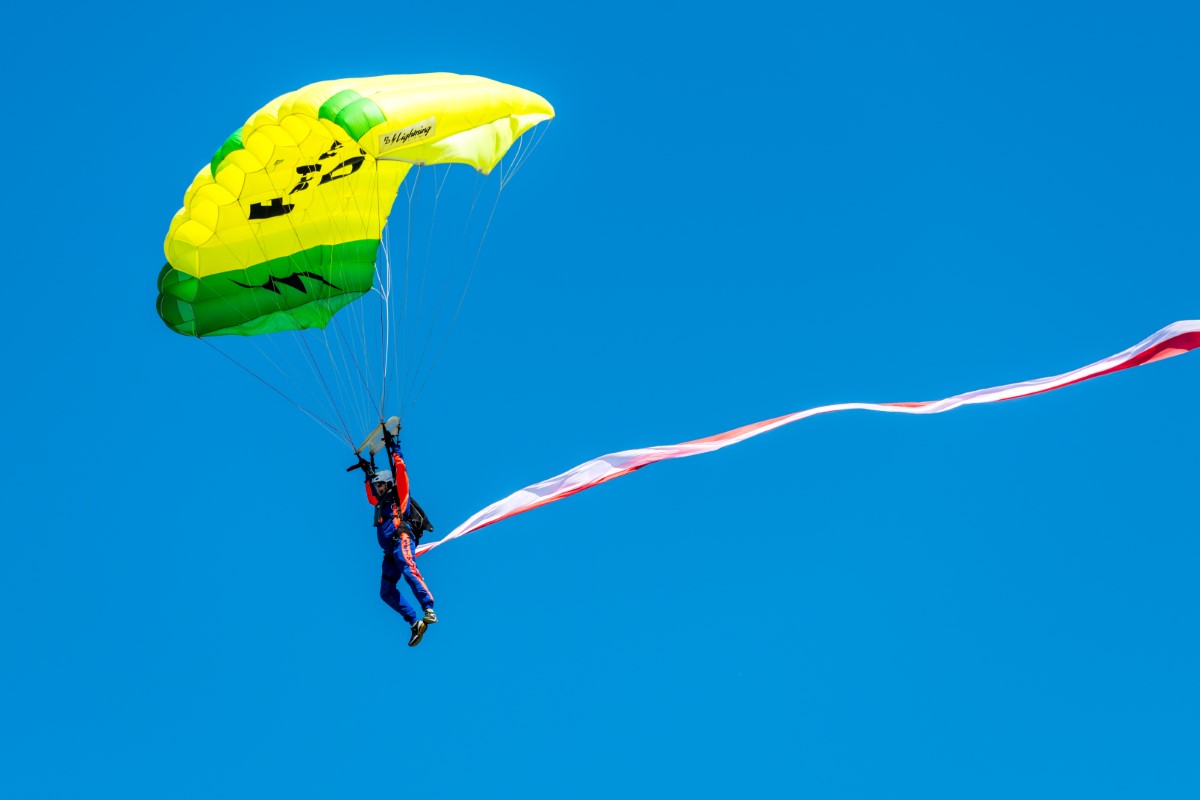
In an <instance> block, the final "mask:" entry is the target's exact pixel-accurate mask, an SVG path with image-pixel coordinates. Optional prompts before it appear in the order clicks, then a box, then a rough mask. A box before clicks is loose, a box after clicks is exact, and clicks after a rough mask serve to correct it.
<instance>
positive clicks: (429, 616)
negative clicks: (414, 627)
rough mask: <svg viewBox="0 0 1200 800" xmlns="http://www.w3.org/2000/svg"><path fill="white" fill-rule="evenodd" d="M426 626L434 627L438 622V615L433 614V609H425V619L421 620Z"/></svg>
mask: <svg viewBox="0 0 1200 800" xmlns="http://www.w3.org/2000/svg"><path fill="white" fill-rule="evenodd" d="M421 621H422V622H424V623H425V624H426V625H432V624H433V623H435V622H437V614H435V613H433V609H432V608H427V609H425V618H424V619H422V620H421Z"/></svg>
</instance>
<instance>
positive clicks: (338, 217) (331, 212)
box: [157, 73, 554, 441]
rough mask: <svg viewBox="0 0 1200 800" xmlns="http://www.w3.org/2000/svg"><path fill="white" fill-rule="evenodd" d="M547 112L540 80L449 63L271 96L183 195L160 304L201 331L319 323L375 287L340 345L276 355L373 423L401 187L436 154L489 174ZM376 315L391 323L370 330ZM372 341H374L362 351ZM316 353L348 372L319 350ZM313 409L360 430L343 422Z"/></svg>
mask: <svg viewBox="0 0 1200 800" xmlns="http://www.w3.org/2000/svg"><path fill="white" fill-rule="evenodd" d="M553 116H554V109H553V108H552V107H551V105H550V104H549V103H548V102H547V101H546V100H545V99H543V98H542V97H540V96H539V95H537V94H534V93H533V92H530V91H527V90H525V89H521V88H518V87H515V86H509V85H506V84H503V83H498V82H496V81H493V80H489V79H487V78H482V77H474V76H465V75H454V74H448V73H437V74H425V75H387V76H382V77H374V78H349V79H342V80H331V81H323V82H320V83H315V84H312V85H310V86H306V87H304V88H302V89H299V90H297V91H294V92H290V93H288V94H285V95H283V96H281V97H279V98H276V99H275V100H273V101H272V102H270V103H268V104H267V105H265V106H264V107H263V108H261V109H259V110H258V111H256V112H255V113H254V114H253V115H251V116H250V118H249V119H248V120H247V122H246V123H245V124H244V125H243V126H241V127H240V128H238V129H237V130H235V131H234V132H233V133H232V134H231V135H230V136H229V138H228V139H226V140H225V142H224V143H223V144H222V145H221V146H220V147H219V148H218V149H217V151H216V154H215V155H214V156H213V157H212V160H211V162H210V163H209V164H208V165H206V166H205V167H204V168H203V169H201V170H200V172H199V174H197V175H196V177H195V179H194V180H193V181H192V184H191V186H190V187H189V188H188V189H187V192H186V193H185V194H184V200H183V208H181V209H180V210H179V211H178V212H177V213H176V214H175V217H174V219H173V220H172V221H171V224H170V228H169V230H168V232H167V236H166V241H165V244H164V250H165V253H166V259H167V263H166V265H165V266H164V267H163V268H162V271H161V272H160V273H159V277H158V291H159V295H158V302H157V309H158V313H159V316H160V317H161V318H162V320H163V322H165V323H166V324H167V326H168V327H170V328H171V329H172V330H173V331H175V332H177V333H180V334H183V335H186V336H193V337H197V338H204V339H205V340H206V341H207V340H209V339H211V338H212V337H220V336H243V337H257V336H262V335H265V334H280V333H286V332H294V331H305V330H309V329H315V330H318V331H321V330H324V329H325V328H326V327H327V326H328V325H329V324H330V322H331V320H334V316H335V315H336V314H337V313H338V312H339V311H341V310H342V309H344V308H346V307H347V306H352V305H353V304H354V303H355V302H356V301H358V300H360V299H361V298H363V297H364V296H365V295H367V294H368V293H372V292H374V293H375V295H376V296H377V297H378V298H379V299H380V301H381V303H382V304H383V306H384V307H383V309H382V312H381V313H380V314H375V313H374V312H370V313H368V312H366V311H362V310H360V311H359V312H358V314H357V315H356V317H355V321H356V323H357V324H355V325H353V326H349V327H351V328H352V329H353V330H352V331H351V333H346V332H345V331H344V330H342V331H339V332H338V333H337V334H336V335H335V337H334V341H332V342H331V341H330V340H329V338H328V337H326V338H325V339H324V340H318V341H317V342H315V343H314V342H313V341H310V340H309V339H307V338H299V339H298V341H299V342H300V345H299V347H300V349H299V351H298V352H299V354H300V355H299V356H298V357H297V356H296V355H295V354H293V355H291V356H288V357H286V358H280V357H275V356H274V354H271V355H270V356H269V358H268V361H269V362H270V363H272V364H274V365H275V366H276V367H277V368H278V369H279V370H280V371H281V372H284V373H287V372H289V371H290V370H291V367H290V366H288V364H291V363H294V362H295V360H296V359H297V358H299V359H300V360H302V361H303V362H304V363H305V364H307V365H308V366H309V367H310V368H312V369H313V371H314V373H315V374H316V376H317V383H318V385H319V386H321V392H322V393H323V394H324V395H325V397H326V399H328V400H329V401H330V402H329V404H330V405H331V406H333V407H334V408H335V409H336V410H335V414H337V415H338V416H341V414H342V410H341V405H340V404H339V401H344V400H345V399H346V398H348V397H349V398H350V399H351V400H352V401H354V402H352V403H351V405H358V406H364V407H365V408H364V409H362V410H361V411H360V413H361V414H363V415H364V419H369V418H371V417H374V418H375V419H374V420H373V422H377V421H378V419H382V417H383V413H382V410H383V409H382V405H383V402H382V397H383V395H385V394H386V373H387V360H388V359H389V358H393V359H394V358H396V355H395V350H396V349H397V347H398V345H397V343H396V342H394V341H392V339H394V338H395V332H396V327H397V325H396V323H397V319H396V316H397V314H398V313H399V312H397V311H396V309H395V308H394V307H393V304H392V303H391V302H390V301H391V299H392V292H391V288H392V287H391V280H392V271H391V269H390V263H387V258H386V254H384V255H385V258H384V261H385V263H384V264H383V265H382V266H381V264H380V263H379V257H380V255H381V242H384V241H385V238H384V231H385V228H386V226H387V223H388V217H389V213H390V212H391V210H392V207H393V204H394V203H395V202H396V199H397V193H398V191H399V189H400V187H401V185H402V184H403V183H404V182H405V179H406V177H408V176H409V175H410V173H412V172H414V171H415V172H418V173H419V171H420V170H421V169H422V168H436V167H437V166H438V165H446V167H445V168H446V169H448V168H449V166H448V165H466V166H469V167H472V168H474V170H475V172H477V173H478V174H480V175H483V176H488V175H490V174H491V173H492V171H493V169H495V168H496V167H497V165H501V164H502V159H504V158H505V156H506V154H508V153H509V150H510V148H512V147H513V145H514V143H516V142H517V141H518V139H520V138H521V136H522V135H523V134H524V133H526V132H527V131H529V130H530V129H531V128H533V127H535V126H537V125H538V124H539V123H543V122H546V121H548V120H550V119H551V118H553ZM527 152H528V151H527V150H526V151H525V154H527ZM455 170H456V171H458V170H461V167H455ZM435 174H436V173H435ZM507 177H508V176H504V175H502V176H501V180H500V185H503V183H504V182H505V180H506V178H507ZM441 180H443V181H444V177H443V178H442V179H441ZM410 199H411V196H410ZM489 221H490V218H489ZM406 274H407V272H406ZM405 305H406V306H407V303H406V304H405ZM367 322H372V323H374V324H377V325H378V326H380V327H381V328H382V330H381V331H379V332H368V331H365V330H363V328H364V327H365V325H366V323H367ZM268 338H269V337H268ZM377 340H378V341H381V342H382V345H381V352H379V353H375V354H369V353H366V352H364V351H365V350H368V349H370V348H371V347H372V346H373V345H374V343H375V342H376V341H377ZM210 344H211V342H210ZM321 350H326V351H328V356H329V360H330V362H332V364H333V368H334V369H335V370H336V368H337V367H339V366H340V367H341V372H340V374H338V375H336V376H333V375H331V374H330V371H331V366H330V365H329V364H322V363H318V361H317V356H316V354H315V353H316V352H317V351H321ZM335 351H336V352H335ZM222 352H224V351H222ZM379 359H383V363H382V364H381V365H379V368H380V370H381V372H382V373H383V375H381V376H378V378H377V377H376V376H370V379H368V377H369V376H368V375H367V372H368V364H367V362H373V361H379ZM285 361H286V362H288V364H285V363H284V362H285ZM239 363H240V362H239ZM243 366H244V364H243ZM251 371H252V372H253V370H251ZM254 374H255V375H256V377H260V379H262V380H264V382H266V383H268V385H271V386H272V388H275V389H276V391H280V390H279V389H278V388H277V387H275V385H274V384H272V383H271V381H269V380H267V379H265V378H262V376H261V375H260V374H258V373H257V372H256V373H254ZM379 383H383V384H384V385H383V387H382V388H380V386H379ZM280 393H281V394H284V393H283V392H282V391H280ZM285 397H288V398H289V399H292V398H291V397H290V396H288V395H287V394H285ZM375 397H378V398H379V399H375ZM343 404H344V403H343ZM297 405H299V404H298V403H297ZM305 410H306V411H307V410H308V409H307V407H305ZM310 416H313V417H314V419H317V421H318V422H322V423H323V424H324V425H325V426H326V427H329V428H331V429H334V430H336V431H337V432H338V434H339V435H340V436H341V437H342V438H345V439H346V440H347V441H351V426H350V425H349V424H347V423H346V422H345V420H344V419H341V420H339V422H340V423H341V424H340V425H334V424H333V423H330V422H328V421H327V420H326V419H323V418H321V417H319V416H318V415H316V414H314V413H310ZM373 422H372V423H371V424H373ZM360 424H364V425H365V424H366V423H360ZM368 427H369V426H368Z"/></svg>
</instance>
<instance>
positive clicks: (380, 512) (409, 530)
mask: <svg viewBox="0 0 1200 800" xmlns="http://www.w3.org/2000/svg"><path fill="white" fill-rule="evenodd" d="M383 443H384V447H385V448H386V450H387V454H388V460H389V461H390V462H391V465H392V469H391V470H388V469H383V470H379V471H378V472H376V471H375V466H374V465H373V464H371V463H370V462H368V461H367V460H366V459H364V458H363V457H362V456H359V459H358V462H359V463H358V466H359V467H360V468H361V469H362V470H363V472H365V473H366V476H367V477H366V487H367V500H368V501H369V502H370V503H371V505H372V506H374V507H375V518H374V521H373V524H374V525H375V536H376V538H377V540H378V541H379V546H380V547H381V548H383V570H382V574H381V576H380V579H379V597H380V598H381V599H382V600H383V602H385V603H387V604H388V605H389V606H391V607H392V608H393V609H395V610H396V611H397V612H398V613H399V614H400V616H402V617H404V621H405V622H407V623H408V624H409V625H410V626H411V628H412V636H411V637H410V638H409V640H408V646H409V647H416V646H417V645H418V644H420V642H421V637H422V636H424V635H425V629H426V627H428V626H429V625H432V624H433V623H435V622H437V621H438V618H437V614H435V613H434V611H433V594H432V593H431V592H430V591H429V587H428V586H427V585H426V584H425V578H424V577H422V576H421V570H419V569H417V562H416V559H415V558H414V555H415V553H414V551H415V549H416V546H417V540H418V539H420V536H421V533H422V532H423V531H426V530H433V527H432V526H430V525H429V523H428V521H427V520H426V519H425V515H424V513H423V512H421V510H420V507H419V506H417V505H416V503H415V502H413V501H412V498H411V497H410V495H409V490H408V470H407V469H405V466H404V456H403V454H402V453H401V452H400V443H399V442H398V441H397V440H396V437H395V436H394V435H393V434H392V432H391V431H389V430H388V429H387V426H386V425H385V426H383ZM392 470H395V474H394V475H393V472H392ZM401 576H403V577H404V580H405V581H406V582H407V583H408V585H409V588H411V589H412V592H413V594H414V595H415V596H416V598H417V602H419V603H420V604H421V610H422V611H423V612H424V616H422V617H419V618H418V617H417V614H416V612H415V611H413V608H412V606H410V605H409V604H408V601H407V600H405V598H404V596H403V595H402V594H401V593H400V589H399V587H398V586H397V585H396V584H397V583H398V582H399V581H400V577H401Z"/></svg>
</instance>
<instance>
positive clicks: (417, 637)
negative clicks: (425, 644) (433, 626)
mask: <svg viewBox="0 0 1200 800" xmlns="http://www.w3.org/2000/svg"><path fill="white" fill-rule="evenodd" d="M424 635H425V620H423V619H419V620H417V621H416V622H414V623H413V624H412V637H411V638H409V640H408V646H409V647H416V646H417V645H419V644H420V643H421V637H422V636H424Z"/></svg>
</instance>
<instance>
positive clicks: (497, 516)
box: [417, 320, 1200, 555]
mask: <svg viewBox="0 0 1200 800" xmlns="http://www.w3.org/2000/svg"><path fill="white" fill-rule="evenodd" d="M1198 347H1200V320H1184V321H1182V322H1176V323H1173V324H1171V325H1168V326H1167V327H1165V328H1163V329H1162V330H1160V331H1158V332H1157V333H1155V334H1154V335H1152V336H1150V337H1149V338H1147V339H1145V340H1144V341H1142V342H1139V343H1138V344H1136V345H1134V346H1133V347H1130V348H1129V349H1128V350H1123V351H1122V352H1120V353H1117V354H1116V355H1113V356H1109V357H1108V358H1105V359H1101V360H1100V361H1097V362H1096V363H1094V364H1089V365H1088V366H1086V367H1080V368H1079V369H1076V370H1073V371H1071V372H1064V373H1063V374H1062V375H1055V376H1054V377H1051V378H1037V379H1035V380H1031V381H1022V382H1020V383H1010V384H1006V385H1004V386H996V387H994V388H991V389H977V390H976V391H973V392H966V393H964V394H956V395H954V396H953V397H947V398H946V399H944V400H927V401H923V402H916V403H837V404H834V405H828V406H818V407H817V408H810V409H808V410H807V411H797V412H796V413H794V414H787V415H785V416H782V417H775V418H774V419H768V420H764V421H763V422H756V423H754V424H752V425H745V426H743V427H741V428H735V429H734V430H731V431H726V432H725V433H719V434H717V435H716V436H709V437H707V438H705V439H695V440H693V441H690V442H683V443H682V444H672V445H661V446H658V447H643V448H639V449H637V450H622V451H621V452H619V453H610V454H608V455H606V456H600V457H599V458H593V459H592V460H591V461H586V462H584V463H582V464H580V465H579V466H577V467H575V468H574V469H570V470H567V471H566V472H564V473H562V474H561V475H555V476H554V477H553V478H549V479H547V480H544V481H542V482H541V483H535V484H533V485H532V486H526V487H525V488H524V489H521V490H520V491H517V492H513V493H512V494H510V495H509V496H508V497H505V498H504V499H503V500H498V501H497V502H495V503H492V504H491V505H490V506H488V507H487V508H485V509H483V510H482V511H479V512H478V513H476V514H474V515H472V516H471V518H470V519H468V520H467V521H466V522H464V523H463V524H461V525H459V526H458V527H457V528H455V529H454V530H452V531H451V532H450V533H448V534H446V535H445V536H444V537H442V538H441V539H439V540H438V541H436V542H429V543H427V544H423V545H421V546H420V547H418V548H417V555H423V554H424V553H428V552H429V551H430V550H432V549H433V548H435V547H438V546H439V545H442V544H445V543H446V542H448V541H450V540H451V539H457V538H458V537H460V536H466V535H467V534H468V533H472V532H474V531H477V530H479V529H480V528H485V527H487V526H488V525H493V524H495V523H497V522H500V521H501V520H504V519H508V518H509V517H512V516H516V515H517V514H523V513H525V512H526V511H530V510H532V509H535V508H537V507H538V506H544V505H546V504H547V503H553V502H554V501H556V500H561V499H563V498H564V497H570V496H571V495H573V494H575V493H576V492H582V491H583V490H584V489H590V488H592V487H593V486H598V485H599V484H601V483H604V482H605V481H611V480H612V479H613V478H619V477H621V476H622V475H628V474H629V473H631V472H633V471H635V470H639V469H641V468H642V467H645V466H647V465H649V464H653V463H655V462H658V461H666V460H667V459H671V458H685V457H687V456H696V455H700V454H701V453H711V452H713V451H714V450H720V449H721V448H722V447H728V446H729V445H731V444H737V443H738V442H744V441H746V440H747V439H749V438H751V437H753V436H758V435H759V434H762V433H766V432H767V431H773V430H775V429H776V428H781V427H783V426H784V425H790V424H792V423H793V422H798V421H800V420H802V419H806V418H808V417H815V416H816V415H817V414H828V413H830V412H833V411H851V410H854V409H858V410H862V411H887V412H891V413H894V414H941V413H942V412H944V411H950V410H952V409H955V408H958V407H959V406H968V405H977V404H980V403H996V402H999V401H1001V400H1015V399H1016V398H1018V397H1029V396H1030V395H1035V394H1044V393H1045V392H1052V391H1054V390H1055V389H1061V388H1063V387H1064V386H1070V385H1071V384H1073V383H1081V382H1083V381H1087V380H1091V379H1092V378H1098V377H1100V376H1101V375H1108V374H1109V373H1112V372H1119V371H1121V370H1123V369H1129V368H1131V367H1140V366H1142V365H1143V364H1149V363H1150V362H1152V361H1161V360H1162V359H1164V358H1170V357H1172V356H1177V355H1179V354H1181V353H1186V352H1188V351H1189V350H1194V349H1196V348H1198Z"/></svg>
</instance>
